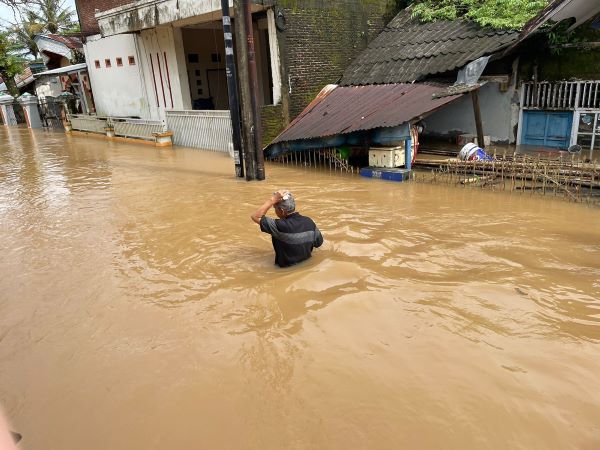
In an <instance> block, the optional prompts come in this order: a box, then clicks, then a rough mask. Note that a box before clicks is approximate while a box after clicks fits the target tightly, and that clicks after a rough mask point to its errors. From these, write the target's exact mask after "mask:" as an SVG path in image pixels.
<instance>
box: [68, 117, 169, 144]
mask: <svg viewBox="0 0 600 450" xmlns="http://www.w3.org/2000/svg"><path fill="white" fill-rule="evenodd" d="M69 121H70V122H71V126H72V128H73V130H77V131H87V132H90V133H101V134H105V133H106V131H105V128H106V127H108V126H110V127H112V128H113V130H114V133H115V136H121V137H128V138H137V139H146V140H153V139H154V136H153V134H154V133H163V132H165V131H167V126H166V124H165V123H164V122H163V121H159V120H145V119H130V118H128V117H98V116H90V115H87V114H70V115H69Z"/></svg>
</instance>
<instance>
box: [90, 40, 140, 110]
mask: <svg viewBox="0 0 600 450" xmlns="http://www.w3.org/2000/svg"><path fill="white" fill-rule="evenodd" d="M137 39H138V38H137V36H136V35H134V34H121V35H117V36H111V37H108V38H102V39H101V38H100V36H95V37H90V38H88V40H87V42H86V44H85V47H84V48H85V56H86V61H87V64H88V72H89V77H90V82H91V85H92V89H93V92H94V101H95V104H96V112H97V114H98V115H99V116H117V117H128V116H133V117H140V118H144V119H149V118H151V117H152V114H151V111H150V108H149V104H148V100H147V96H146V92H145V90H144V83H143V82H142V75H141V71H140V67H141V66H140V58H139V55H138V50H137V42H136V41H137ZM129 56H133V57H134V58H135V64H134V65H130V64H129V60H128V58H129ZM117 57H119V58H122V62H123V65H122V66H121V67H119V66H117V61H116V58H117ZM106 59H110V61H111V67H110V68H107V67H106V63H105V60H106ZM95 61H99V62H100V68H97V67H96V64H95Z"/></svg>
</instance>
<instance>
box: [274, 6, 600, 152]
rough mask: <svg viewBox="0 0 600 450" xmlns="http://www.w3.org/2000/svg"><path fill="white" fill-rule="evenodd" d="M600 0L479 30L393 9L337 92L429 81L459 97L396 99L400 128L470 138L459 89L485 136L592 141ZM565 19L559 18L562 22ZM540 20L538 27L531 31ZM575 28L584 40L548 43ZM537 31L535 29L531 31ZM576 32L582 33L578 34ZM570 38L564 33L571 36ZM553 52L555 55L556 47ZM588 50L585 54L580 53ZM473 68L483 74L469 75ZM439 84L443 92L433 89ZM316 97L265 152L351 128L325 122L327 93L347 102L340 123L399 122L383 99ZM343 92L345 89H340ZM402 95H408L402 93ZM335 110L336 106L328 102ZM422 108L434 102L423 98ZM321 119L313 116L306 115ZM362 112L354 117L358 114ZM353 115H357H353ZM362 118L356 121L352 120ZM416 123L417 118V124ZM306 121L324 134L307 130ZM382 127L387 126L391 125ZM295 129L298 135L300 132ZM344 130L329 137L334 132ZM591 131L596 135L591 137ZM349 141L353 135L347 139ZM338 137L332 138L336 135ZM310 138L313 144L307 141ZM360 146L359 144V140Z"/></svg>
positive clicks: (599, 143) (471, 122) (599, 130)
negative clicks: (508, 26) (417, 101)
mask: <svg viewBox="0 0 600 450" xmlns="http://www.w3.org/2000/svg"><path fill="white" fill-rule="evenodd" d="M598 13H600V3H598V2H589V1H585V0H556V1H554V2H552V3H551V4H550V5H549V6H548V7H547V8H545V9H544V10H543V11H542V12H541V13H540V14H539V15H538V16H537V17H536V18H534V19H533V20H532V21H531V22H529V23H528V24H527V25H526V26H525V28H524V29H523V31H521V32H517V31H511V30H494V29H490V28H482V27H480V26H478V25H476V24H474V23H472V22H467V21H464V20H455V21H438V22H433V23H420V22H418V21H416V20H414V19H412V18H411V13H410V10H408V9H407V10H405V11H402V12H401V13H400V14H398V15H397V16H396V17H395V18H394V19H393V20H392V21H391V22H390V23H389V24H388V26H387V27H386V28H385V29H384V31H383V32H382V33H381V34H380V35H379V36H378V37H377V38H375V39H374V40H373V41H372V42H371V43H370V44H369V46H368V48H367V49H366V50H364V51H363V52H362V53H361V54H360V55H359V56H358V57H357V58H356V59H355V60H354V61H353V62H352V64H350V66H349V67H348V68H347V69H346V71H345V72H344V75H343V77H342V79H341V82H340V86H339V87H338V88H337V89H336V90H337V91H338V92H339V90H340V89H346V90H347V89H348V88H350V87H353V88H355V89H354V91H353V92H354V93H353V95H354V96H355V97H356V98H358V97H359V96H360V92H361V90H360V89H357V88H358V87H369V86H374V85H378V86H382V88H380V89H384V88H383V86H388V89H390V92H391V91H393V89H394V86H399V85H402V84H404V83H410V84H413V83H415V84H425V85H432V84H433V85H437V86H439V87H440V89H439V92H436V93H434V94H433V96H434V97H436V98H443V97H447V96H448V95H450V94H460V95H462V97H456V98H454V99H453V101H452V102H448V104H447V105H445V106H444V107H443V108H435V109H434V108H431V109H428V110H426V109H427V108H415V107H414V105H413V104H409V103H407V102H408V100H403V99H402V98H399V99H398V102H399V105H400V106H399V107H401V106H402V105H403V104H404V105H405V108H404V109H405V110H410V111H412V112H414V113H415V114H414V115H413V117H411V118H409V119H408V121H407V122H408V123H409V124H416V123H419V124H420V125H424V127H425V130H424V134H423V137H425V138H427V137H438V138H444V139H451V140H452V141H453V142H455V143H456V140H457V138H458V137H460V138H461V139H471V138H472V137H473V136H475V135H476V134H477V127H476V114H474V104H473V99H472V98H471V96H470V95H464V94H465V92H467V91H471V90H475V91H476V92H477V99H478V101H479V106H480V117H481V121H482V125H483V132H484V133H483V134H484V135H486V136H489V139H490V140H491V141H492V142H497V143H510V144H515V143H518V144H530V145H536V146H540V147H554V148H561V149H565V148H567V147H568V146H569V145H570V144H573V143H575V142H579V143H580V144H582V145H584V147H585V149H587V150H590V151H591V149H592V148H595V149H597V148H598V147H600V115H599V113H600V109H599V108H600V95H598V91H600V81H599V80H598V74H599V73H600V70H599V69H600V66H599V64H600V63H599V61H600V58H598V56H599V50H598V47H599V46H600V44H599V43H598V42H597V41H600V39H597V38H600V34H599V32H598V28H599V24H600V21H599V20H598V19H596V20H594V17H597V15H598ZM565 21H568V23H567V24H566V25H565ZM542 26H545V28H540V27H542ZM557 26H558V27H570V29H571V30H574V29H575V28H577V30H576V33H579V36H578V39H575V41H577V42H579V41H580V40H583V41H585V40H587V41H588V42H589V41H592V43H591V44H590V43H588V44H581V43H578V44H565V45H562V46H561V48H560V49H557V48H552V46H551V45H549V43H548V34H547V31H548V30H549V29H553V30H556V28H555V27H557ZM540 30H541V31H540ZM584 37H585V38H584ZM571 39H572V37H571ZM557 50H560V55H557V54H556V51H557ZM586 52H587V53H586ZM478 70H482V71H481V72H478ZM465 73H467V74H468V73H476V75H477V76H476V77H475V80H474V81H473V82H471V83H467V84H468V85H464V84H461V83H460V82H459V81H460V80H461V75H464V74H465ZM444 85H445V86H447V88H446V90H445V92H444V89H443V88H442V87H443V86H444ZM336 90H334V91H333V93H332V94H328V95H325V96H320V97H319V98H317V99H316V100H315V103H316V104H319V106H318V107H317V108H315V104H311V106H310V107H309V108H307V109H306V110H305V111H304V112H303V113H302V115H301V116H300V117H299V120H297V121H296V122H295V123H292V124H291V126H290V127H289V128H288V129H287V130H286V131H284V133H282V135H280V136H279V137H278V138H277V139H276V140H275V141H274V143H273V145H272V146H271V147H269V152H270V153H271V154H277V153H279V152H281V151H282V150H285V149H288V150H289V149H294V148H298V149H302V148H305V147H306V145H307V143H308V140H309V139H313V140H314V139H315V138H317V137H318V138H321V143H323V141H324V138H328V140H331V138H333V137H334V136H333V135H331V131H332V130H336V129H342V130H356V128H357V126H356V123H354V122H352V123H348V124H347V125H348V127H345V126H339V124H336V125H335V126H334V127H330V126H328V125H327V124H326V123H324V122H327V121H330V122H331V121H332V120H333V119H334V117H332V116H331V115H329V117H330V118H329V119H328V116H327V114H328V110H327V108H324V106H326V102H328V101H329V102H332V101H333V99H335V98H340V99H343V101H345V102H347V104H348V105H350V104H353V108H354V111H353V113H354V114H352V115H347V117H346V119H347V120H350V121H352V120H359V121H360V120H364V121H366V120H367V119H364V118H365V117H367V118H369V117H373V114H375V112H377V109H379V110H381V111H379V112H383V113H384V114H379V115H378V117H380V118H381V121H380V122H379V123H375V122H373V121H372V120H369V123H370V129H371V130H377V129H378V128H379V129H384V128H386V127H390V126H397V125H399V124H398V123H396V122H397V121H394V118H393V117H390V116H389V114H385V110H386V109H387V108H388V106H386V103H385V102H381V103H380V104H379V105H373V104H371V103H369V102H368V101H362V103H359V102H358V101H355V102H353V101H352V99H351V98H348V96H347V95H344V96H342V95H341V94H338V95H337V96H333V94H335V92H336ZM348 92H352V91H348ZM410 98H411V97H407V99H410ZM330 106H331V108H332V109H335V108H337V107H338V106H339V105H337V103H335V104H331V105H330ZM430 106H434V104H433V103H432V104H431V105H430ZM317 110H318V111H319V112H320V113H321V115H322V116H321V117H320V118H319V120H315V118H314V117H312V116H314V111H317ZM361 111H362V112H364V114H360V112H361ZM374 111H375V112H374ZM357 118H358V119H357ZM361 118H363V119H361ZM423 119H424V120H423ZM311 121H313V122H314V124H315V125H316V124H317V123H320V125H319V126H320V128H321V129H322V130H323V131H322V133H321V135H317V136H315V130H316V128H315V127H312V126H307V125H308V124H310V122H311ZM390 123H391V124H392V125H390ZM299 129H303V130H304V131H305V132H301V133H299V132H298V130H299ZM343 134H348V133H347V131H346V132H344V133H337V134H335V136H337V137H338V138H339V136H340V135H343ZM597 136H598V137H597ZM348 138H349V139H354V140H356V139H355V138H356V136H348ZM338 140H339V139H338ZM316 143H318V142H316ZM366 144H367V145H368V140H367V142H366Z"/></svg>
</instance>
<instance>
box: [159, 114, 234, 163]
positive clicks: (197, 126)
mask: <svg viewBox="0 0 600 450" xmlns="http://www.w3.org/2000/svg"><path fill="white" fill-rule="evenodd" d="M166 116H167V127H168V129H169V130H171V131H172V132H173V143H174V144H175V145H181V146H184V147H195V148H202V149H206V150H213V151H217V152H224V153H227V152H230V151H231V150H230V149H231V148H232V147H233V144H232V142H231V140H232V131H231V117H230V115H229V111H167V112H166Z"/></svg>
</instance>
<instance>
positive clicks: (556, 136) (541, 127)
mask: <svg viewBox="0 0 600 450" xmlns="http://www.w3.org/2000/svg"><path fill="white" fill-rule="evenodd" d="M572 126H573V113H572V112H548V111H524V112H523V129H522V132H521V144H524V145H537V146H540V147H553V148H561V149H566V148H567V147H569V143H570V142H571V127H572Z"/></svg>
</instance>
